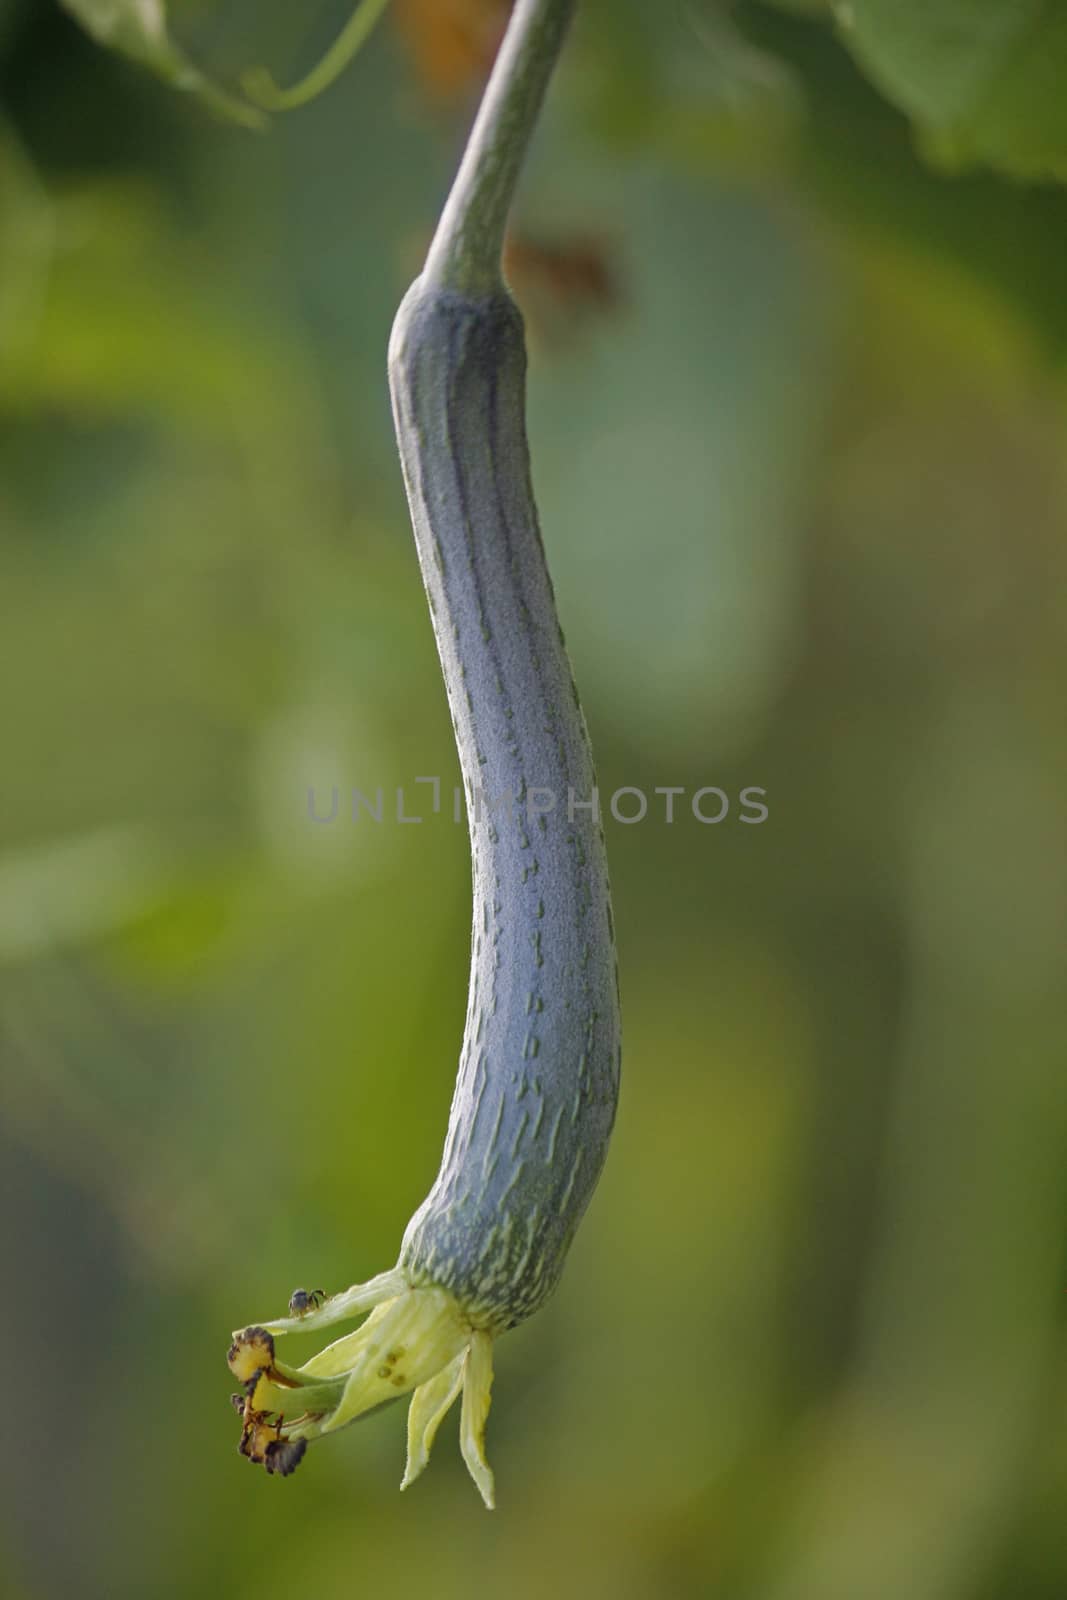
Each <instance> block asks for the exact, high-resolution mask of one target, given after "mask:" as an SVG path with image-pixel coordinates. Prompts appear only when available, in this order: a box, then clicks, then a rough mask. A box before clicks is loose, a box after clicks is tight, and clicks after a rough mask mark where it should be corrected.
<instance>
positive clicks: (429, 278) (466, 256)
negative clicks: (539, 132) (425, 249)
mask: <svg viewBox="0 0 1067 1600" xmlns="http://www.w3.org/2000/svg"><path fill="white" fill-rule="evenodd" d="M574 7H575V0H515V8H514V10H513V12H512V15H511V21H510V22H509V23H508V28H507V32H506V34H505V35H504V41H503V43H502V44H501V46H500V50H499V52H498V54H497V58H496V62H495V64H494V66H493V71H492V74H491V76H490V79H489V83H488V85H487V87H486V90H485V94H484V95H483V97H482V103H481V106H480V107H479V109H478V115H477V118H476V119H475V123H474V127H473V128H472V129H471V135H470V138H469V139H468V141H467V148H466V150H465V151H464V154H463V160H462V162H461V164H460V169H459V172H458V173H457V175H456V180H455V182H454V184H453V185H452V191H451V193H450V194H449V197H448V201H447V203H446V205H445V209H444V211H443V212H442V215H441V220H440V222H439V223H438V226H437V232H436V233H435V234H434V238H433V243H432V244H431V246H430V253H429V255H428V256H427V258H426V267H425V270H424V272H423V281H424V282H426V283H434V284H437V285H439V286H440V287H441V288H446V289H455V290H456V291H457V292H458V293H460V294H466V295H471V296H478V295H483V294H492V293H493V292H494V291H495V290H497V289H499V288H500V287H501V285H502V283H503V279H502V276H501V267H500V261H501V253H502V251H503V247H504V229H505V227H506V225H507V219H508V212H509V210H510V209H511V201H512V196H513V195H514V193H515V185H516V182H517V180H518V176H519V170H520V168H521V166H522V161H523V157H524V156H525V154H526V149H527V146H528V144H529V142H530V137H531V135H532V133H533V130H534V126H535V124H536V122H537V116H538V112H539V111H540V109H541V102H542V100H543V99H544V95H545V90H546V88H547V86H548V80H549V78H550V77H551V75H552V69H553V67H554V66H555V64H556V59H557V57H558V56H559V52H560V49H561V47H562V44H563V39H564V35H565V34H566V31H567V25H568V23H569V22H570V20H571V16H572V15H573V12H574Z"/></svg>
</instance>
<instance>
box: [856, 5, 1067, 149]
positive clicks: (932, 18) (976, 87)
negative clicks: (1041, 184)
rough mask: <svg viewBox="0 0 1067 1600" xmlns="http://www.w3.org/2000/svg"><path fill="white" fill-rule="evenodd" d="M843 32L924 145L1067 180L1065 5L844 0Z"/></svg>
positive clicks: (1066, 26) (1066, 17)
mask: <svg viewBox="0 0 1067 1600" xmlns="http://www.w3.org/2000/svg"><path fill="white" fill-rule="evenodd" d="M837 14H838V17H839V18H840V21H841V26H842V30H843V34H844V37H845V39H846V41H847V42H848V43H849V45H850V47H851V48H852V49H853V50H854V51H855V53H856V58H857V60H858V61H859V62H860V63H861V65H863V66H864V67H865V68H866V69H867V70H868V71H869V72H870V74H871V77H872V78H873V79H874V81H875V83H877V84H878V85H879V86H880V87H881V88H882V89H884V91H885V92H886V94H888V96H889V97H890V99H891V100H893V101H894V103H895V104H897V105H899V106H901V107H903V109H904V110H905V111H907V112H908V113H909V114H910V115H911V116H913V117H914V118H915V119H916V121H917V123H918V124H919V126H920V127H921V128H922V129H923V130H924V133H925V134H926V136H927V139H928V143H929V147H930V148H931V150H933V151H934V152H935V153H937V154H938V155H939V156H941V157H943V158H944V159H946V160H950V161H953V162H966V161H980V162H986V163H988V164H989V165H990V166H994V167H1000V168H1002V169H1003V170H1004V171H1006V172H1010V173H1014V174H1016V175H1019V176H1023V177H1028V178H1033V177H1036V178H1045V177H1056V178H1067V105H1065V103H1064V96H1063V93H1062V85H1063V80H1064V74H1065V73H1067V13H1065V12H1064V10H1063V8H1062V7H1059V6H1054V5H1053V6H1047V5H1044V4H1042V3H1036V4H1035V0H842V3H841V4H839V5H838V7H837Z"/></svg>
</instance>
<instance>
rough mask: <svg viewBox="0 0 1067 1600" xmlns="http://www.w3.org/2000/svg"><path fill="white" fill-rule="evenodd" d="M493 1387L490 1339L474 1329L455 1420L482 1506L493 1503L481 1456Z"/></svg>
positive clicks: (486, 1466) (488, 1475) (488, 1473)
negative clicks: (461, 1401) (461, 1402)
mask: <svg viewBox="0 0 1067 1600" xmlns="http://www.w3.org/2000/svg"><path fill="white" fill-rule="evenodd" d="M492 1387H493V1340H492V1337H491V1335H489V1334H488V1333H484V1332H481V1331H476V1332H475V1333H473V1334H472V1335H471V1342H470V1346H469V1348H468V1350H467V1354H466V1357H465V1359H464V1363H463V1409H462V1412H461V1413H460V1420H459V1443H460V1449H461V1450H462V1451H463V1459H464V1461H465V1462H466V1463H467V1470H468V1472H469V1473H470V1475H471V1477H472V1478H473V1479H474V1481H475V1483H476V1484H477V1485H478V1489H479V1492H480V1493H481V1497H482V1499H483V1500H484V1501H485V1503H486V1506H487V1507H488V1508H489V1510H490V1511H492V1509H493V1506H494V1505H495V1503H496V1491H495V1487H494V1483H493V1471H492V1468H491V1467H490V1465H489V1463H488V1461H487V1460H486V1459H485V1424H486V1421H487V1420H488V1417H489V1397H490V1393H491V1391H492Z"/></svg>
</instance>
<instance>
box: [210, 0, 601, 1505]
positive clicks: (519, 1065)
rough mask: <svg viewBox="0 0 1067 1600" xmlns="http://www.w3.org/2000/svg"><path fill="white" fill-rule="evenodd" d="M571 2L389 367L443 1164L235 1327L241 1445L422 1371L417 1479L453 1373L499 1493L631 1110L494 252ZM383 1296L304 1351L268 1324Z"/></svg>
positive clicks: (550, 21)
mask: <svg viewBox="0 0 1067 1600" xmlns="http://www.w3.org/2000/svg"><path fill="white" fill-rule="evenodd" d="M572 10H573V0H518V3H517V4H516V6H515V9H514V12H513V15H512V19H511V23H510V25H509V28H508V32H507V35H506V38H505V41H504V43H503V45H502V47H501V51H500V54H499V56H498V59H497V62H496V65H495V67H494V70H493V75H492V77H491V79H490V83H489V86H488V88H487V90H486V93H485V97H484V100H483V103H482V107H481V109H480V111H479V115H478V118H477V121H476V123H475V126H474V129H473V131H472V134H471V138H470V141H469V144H468V147H467V151H466V154H465V156H464V159H463V163H462V165H461V168H460V171H459V174H458V176H457V178H456V182H455V185H454V186H453V190H452V193H451V195H450V197H449V200H448V203H447V205H446V208H445V211H444V213H443V215H442V218H441V222H440V225H439V227H438V230H437V233H436V235H435V237H434V241H433V244H432V246H431V249H430V252H429V256H428V258H427V262H426V267H425V270H424V271H423V273H422V275H421V276H420V277H419V278H418V279H417V280H416V282H415V283H414V284H413V285H412V287H411V289H410V290H409V292H408V294H407V296H406V297H405V299H404V301H403V303H402V305H401V307H400V310H399V312H398V314H397V318H396V322H395V325H394V328H393V336H392V340H391V343H390V351H389V375H390V384H391V389H392V396H393V410H394V418H395V422H396V432H397V439H398V443H399V446H400V455H401V461H402V464H403V469H404V478H405V483H406V486H407V493H408V500H409V504H410V507H411V515H412V521H413V524H414V529H415V539H416V545H417V548H418V554H419V562H420V566H421V569H422V576H423V581H424V583H425V587H426V593H427V597H428V599H429V604H430V611H431V614H432V618H433V626H434V631H435V634H436V638H437V646H438V651H439V654H440V659H441V667H442V671H443V673H444V679H445V686H446V689H447V691H448V700H449V705H450V709H451V713H452V722H453V727H454V730H455V735H456V745H457V749H458V752H459V758H460V763H461V766H462V770H463V779H464V786H465V791H466V800H467V810H468V821H469V825H470V839H471V854H472V861H473V875H474V927H473V948H472V961H471V975H470V993H469V1000H468V1007H467V1020H466V1027H465V1031H464V1038H463V1047H462V1054H461V1059H460V1066H459V1074H458V1078H457V1082H456V1090H455V1096H454V1098H453V1102H452V1110H451V1115H450V1118H449V1126H448V1135H447V1139H446V1142H445V1149H444V1155H443V1158H442V1162H441V1168H440V1172H439V1174H438V1177H437V1180H436V1182H435V1184H434V1186H433V1188H432V1190H431V1191H430V1194H429V1195H428V1197H427V1199H426V1200H425V1201H424V1203H423V1204H422V1205H421V1206H420V1207H419V1209H418V1211H417V1212H416V1213H415V1215H414V1216H413V1217H412V1219H411V1222H410V1223H409V1225H408V1228H407V1231H406V1233H405V1235H404V1240H403V1244H402V1247H401V1252H400V1259H399V1263H398V1265H397V1266H396V1267H395V1268H394V1269H393V1270H392V1271H390V1272H386V1273H383V1274H381V1276H380V1277H378V1278H376V1279H373V1280H372V1281H371V1282H369V1283H366V1284H357V1285H356V1286H355V1287H353V1288H351V1289H349V1290H347V1291H345V1292H344V1293H342V1294H339V1295H335V1296H333V1297H331V1298H330V1299H327V1300H325V1302H324V1303H323V1304H321V1305H318V1304H316V1303H315V1302H316V1301H317V1300H318V1298H319V1297H318V1296H317V1295H314V1296H308V1295H307V1294H306V1293H305V1292H303V1291H298V1293H297V1295H294V1297H293V1302H291V1311H292V1313H293V1314H291V1315H290V1316H289V1317H286V1318H282V1319H280V1320H277V1321H274V1322H268V1323H266V1324H263V1325H261V1326H255V1327H251V1328H246V1329H245V1330H243V1331H242V1332H241V1333H239V1334H237V1335H235V1336H234V1344H233V1346H232V1347H231V1351H230V1366H231V1370H232V1371H233V1372H234V1374H235V1375H236V1376H237V1377H238V1378H239V1379H240V1381H241V1383H242V1386H243V1388H242V1394H240V1395H237V1396H235V1397H234V1399H235V1403H236V1404H237V1405H238V1408H239V1409H240V1411H241V1413H242V1421H243V1427H242V1437H241V1449H242V1451H243V1453H244V1454H246V1455H248V1456H249V1457H250V1458H251V1459H253V1460H255V1461H260V1462H262V1463H263V1464H264V1465H265V1466H266V1467H267V1470H268V1471H272V1472H280V1473H283V1474H286V1473H288V1472H291V1471H292V1470H293V1468H294V1467H295V1465H296V1464H297V1462H298V1461H299V1460H300V1457H301V1456H302V1454H303V1452H304V1449H305V1447H306V1443H307V1441H308V1440H309V1439H310V1438H313V1437H316V1436H318V1435H322V1434H326V1433H329V1432H332V1431H334V1430H335V1429H337V1428H339V1427H341V1426H343V1425H344V1424H345V1423H347V1422H350V1421H352V1420H354V1419H355V1418H356V1417H358V1416H360V1415H363V1414H364V1413H365V1412H367V1411H368V1410H370V1409H372V1408H373V1407H375V1406H377V1405H379V1404H381V1403H382V1402H383V1401H386V1400H390V1399H394V1398H396V1397H397V1396H398V1395H399V1394H402V1393H407V1392H412V1399H411V1405H410V1409H409V1414H408V1463H407V1471H406V1473H405V1476H404V1485H405V1486H406V1485H407V1484H408V1483H410V1482H411V1481H412V1480H413V1479H414V1478H415V1477H416V1476H417V1475H418V1474H419V1472H421V1471H422V1469H423V1467H424V1466H425V1465H426V1462H427V1460H428V1458H429V1451H430V1447H431V1445H432V1443H433V1438H434V1435H435V1433H436V1431H437V1428H438V1426H439V1424H440V1422H441V1420H442V1418H443V1416H444V1415H445V1412H446V1411H447V1410H448V1408H449V1406H450V1405H451V1404H452V1402H453V1401H454V1400H455V1399H456V1397H457V1396H458V1395H459V1394H460V1393H461V1392H462V1397H463V1398H462V1412H461V1420H460V1442H461V1447H462V1450H463V1455H464V1459H465V1460H466V1462H467V1465H468V1467H469V1468H470V1471H471V1474H472V1476H473V1477H474V1479H475V1482H476V1483H477V1485H478V1487H479V1489H480V1490H481V1493H482V1496H483V1498H484V1500H485V1503H486V1504H487V1505H488V1506H492V1504H493V1497H494V1492H493V1476H492V1472H491V1471H490V1469H489V1466H488V1463H487V1462H486V1458H485V1448H484V1432H485V1422H486V1417H487V1415H488V1410H489V1391H490V1386H491V1382H492V1342H493V1340H494V1338H496V1337H497V1336H498V1335H499V1334H500V1333H502V1332H503V1331H504V1330H506V1329H507V1328H511V1327H514V1326H515V1324H516V1323H518V1322H521V1321H522V1320H523V1319H524V1318H526V1317H528V1316H530V1315H531V1313H532V1312H534V1311H536V1310H537V1309H538V1307H539V1306H541V1305H542V1304H543V1303H544V1301H545V1300H546V1298H547V1297H548V1296H549V1295H550V1294H551V1292H552V1290H553V1288H554V1287H555V1285H556V1283H557V1281H558V1279H559V1276H560V1273H561V1271H562V1268H563V1263H564V1259H565V1257H566V1254H567V1250H568V1247H569V1245H570V1242H571V1239H572V1237H573V1235H574V1231H575V1228H576V1227H577V1225H578V1222H579V1220H580V1218H581V1216H582V1213H583V1211H584V1210H585V1207H586V1204H587V1203H588V1200H589V1197H590V1195H591V1193H592V1191H593V1188H594V1185H595V1184H596V1181H597V1178H598V1177H599V1174H600V1170H601V1167H602V1166H603V1162H604V1157H605V1154H606V1151H607V1145H608V1139H609V1136H610V1133H611V1128H612V1123H613V1120H614V1115H615V1105H616V1098H617V1093H618V1081H619V1009H618V991H617V980H616V970H615V954H614V938H613V929H612V919H611V903H610V897H609V889H608V876H607V863H606V859H605V854H604V843H603V836H602V831H601V827H600V822H599V817H598V816H597V814H596V812H595V809H594V808H593V806H591V805H590V802H591V801H593V800H594V797H595V789H594V783H595V780H594V775H593V765H592V757H591V754H590V749H589V741H588V737H587V734H586V730H585V723H584V719H583V717H582V712H581V707H580V705H579V702H578V697H577V693H576V691H575V687H574V681H573V678H572V676H571V671H570V666H569V663H568V661H567V656H566V652H565V649H564V644H563V636H562V633H561V630H560V626H559V621H558V617H557V614H556V607H555V601H554V598H553V593H552V585H551V581H550V579H549V576H548V570H547V567H546V565H545V558H544V552H543V549H542V545H541V537H540V532H539V529H538V522H537V511H536V507H535V504H534V499H533V492H532V489H531V484H530V469H529V455H528V450H527V444H526V429H525V371H526V356H525V346H524V341H523V330H522V320H521V318H520V316H519V313H518V311H517V310H516V308H515V306H514V304H513V302H512V300H511V298H510V296H509V294H508V292H507V289H506V288H505V285H504V282H503V278H502V275H501V270H500V256H501V249H502V245H503V236H504V227H505V223H506V218H507V213H508V209H509V206H510V202H511V197H512V193H513V191H514V187H515V182H516V179H517V177H518V172H519V167H520V164H521V160H522V156H523V153H524V151H525V148H526V145H527V142H528V139H529V135H530V133H531V131H532V128H533V125H534V122H535V120H536V117H537V113H538V110H539V107H540V103H541V100H542V98H543V95H544V90H545V87H546V84H547V81H548V78H549V75H550V73H551V69H552V66H553V64H554V62H555V59H556V57H557V55H558V52H559V49H560V46H561V44H562V40H563V36H564V34H565V31H566V27H567V24H568V22H569V20H570V14H571V12H572ZM365 1311H370V1315H369V1316H368V1317H367V1319H366V1321H365V1322H364V1323H363V1324H362V1326H361V1327H359V1328H358V1329H357V1330H356V1331H355V1332H354V1333H352V1334H349V1335H347V1336H346V1337H344V1338H341V1339H339V1340H337V1341H336V1342H335V1343H333V1344H332V1345H329V1346H328V1347H327V1348H326V1349H325V1350H323V1351H320V1352H319V1354H318V1355H316V1356H313V1357H312V1359H311V1360H310V1361H308V1362H306V1363H305V1364H304V1365H303V1366H302V1367H300V1368H292V1367H288V1366H286V1365H285V1364H283V1363H282V1362H281V1361H280V1360H279V1359H278V1357H277V1354H276V1351H275V1346H274V1336H275V1335H277V1334H281V1333H285V1332H289V1331H292V1330H294V1329H300V1330H302V1331H303V1330H306V1329H310V1328H314V1327H319V1326H326V1325H328V1324H330V1323H333V1322H336V1321H339V1320H342V1319H344V1318H347V1317H352V1316H355V1315H357V1314H360V1313H362V1312H365Z"/></svg>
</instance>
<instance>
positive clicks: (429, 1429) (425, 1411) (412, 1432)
mask: <svg viewBox="0 0 1067 1600" xmlns="http://www.w3.org/2000/svg"><path fill="white" fill-rule="evenodd" d="M465 1359H466V1352H465V1351H463V1352H461V1353H460V1354H459V1355H458V1356H457V1357H456V1359H455V1360H454V1361H453V1362H452V1364H451V1365H450V1366H447V1367H445V1369H444V1371H443V1372H439V1373H438V1374H437V1376H436V1378H431V1379H430V1380H429V1382H428V1383H422V1384H420V1385H419V1387H418V1388H417V1389H416V1390H415V1393H414V1394H413V1395H412V1397H411V1404H410V1406H409V1407H408V1459H407V1466H406V1467H405V1468H404V1478H403V1482H402V1483H401V1485H400V1487H401V1488H402V1489H406V1488H407V1486H408V1484H409V1483H414V1482H415V1479H416V1478H417V1477H418V1476H419V1474H420V1473H421V1472H422V1471H424V1469H425V1467H426V1464H427V1462H428V1461H429V1459H430V1451H431V1450H432V1449H433V1442H434V1439H435V1438H436V1437H437V1430H438V1428H439V1427H440V1426H441V1423H442V1422H443V1421H444V1419H445V1415H446V1413H447V1411H448V1408H449V1406H451V1404H452V1402H453V1401H454V1400H455V1398H456V1396H457V1395H458V1394H459V1391H460V1389H461V1388H462V1386H463V1363H464V1360H465Z"/></svg>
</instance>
